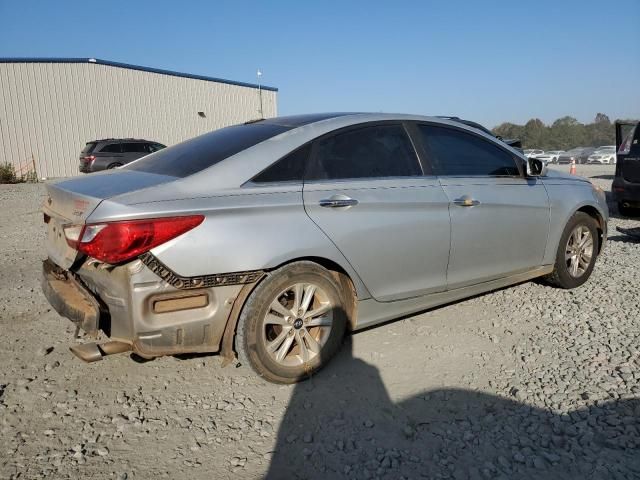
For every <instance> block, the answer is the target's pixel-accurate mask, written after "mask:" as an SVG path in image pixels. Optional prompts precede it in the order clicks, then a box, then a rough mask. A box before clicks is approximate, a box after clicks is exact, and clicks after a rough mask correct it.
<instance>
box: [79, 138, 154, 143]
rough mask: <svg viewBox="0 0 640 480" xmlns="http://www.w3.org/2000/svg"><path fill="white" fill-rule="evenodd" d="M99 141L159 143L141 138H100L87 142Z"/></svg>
mask: <svg viewBox="0 0 640 480" xmlns="http://www.w3.org/2000/svg"><path fill="white" fill-rule="evenodd" d="M100 142H147V143H160V142H155V141H152V140H144V139H142V138H102V139H100V140H91V141H90V142H87V143H100Z"/></svg>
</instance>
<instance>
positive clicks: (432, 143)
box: [417, 125, 520, 177]
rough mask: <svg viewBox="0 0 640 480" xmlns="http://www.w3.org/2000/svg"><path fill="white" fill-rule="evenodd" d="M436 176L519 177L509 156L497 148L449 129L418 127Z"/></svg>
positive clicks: (430, 126)
mask: <svg viewBox="0 0 640 480" xmlns="http://www.w3.org/2000/svg"><path fill="white" fill-rule="evenodd" d="M417 127H418V131H419V132H420V136H421V137H422V140H423V142H424V144H425V145H426V146H427V148H428V149H429V152H430V154H431V157H432V158H431V162H432V164H433V168H434V172H435V174H436V175H439V176H463V177H469V176H491V177H504V176H508V177H512V176H519V175H520V171H519V170H518V167H517V165H516V163H515V160H514V159H513V156H512V155H511V154H509V153H508V152H506V151H505V150H503V149H501V148H500V147H498V146H497V145H492V144H491V143H490V142H489V141H487V140H484V139H482V138H480V137H477V136H475V135H472V134H469V133H466V132H462V131H460V130H454V129H452V128H446V127H438V126H433V125H418V126H417Z"/></svg>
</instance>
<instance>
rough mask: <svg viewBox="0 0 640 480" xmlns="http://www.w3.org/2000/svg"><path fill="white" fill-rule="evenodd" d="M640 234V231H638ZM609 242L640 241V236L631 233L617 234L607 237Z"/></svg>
mask: <svg viewBox="0 0 640 480" xmlns="http://www.w3.org/2000/svg"><path fill="white" fill-rule="evenodd" d="M638 234H639V235H640V232H638ZM607 241H609V242H622V243H640V237H631V236H629V235H616V236H614V237H609V238H608V239H607Z"/></svg>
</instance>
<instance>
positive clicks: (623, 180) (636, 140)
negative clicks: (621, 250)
mask: <svg viewBox="0 0 640 480" xmlns="http://www.w3.org/2000/svg"><path fill="white" fill-rule="evenodd" d="M616 150H617V153H616V174H615V177H613V185H612V186H611V190H612V192H613V196H614V198H615V200H616V202H617V204H618V210H619V211H620V213H621V214H622V215H627V216H636V215H639V214H640V122H616Z"/></svg>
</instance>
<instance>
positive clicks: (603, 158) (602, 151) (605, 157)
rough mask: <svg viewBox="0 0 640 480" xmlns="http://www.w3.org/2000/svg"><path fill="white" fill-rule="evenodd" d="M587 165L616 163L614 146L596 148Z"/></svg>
mask: <svg viewBox="0 0 640 480" xmlns="http://www.w3.org/2000/svg"><path fill="white" fill-rule="evenodd" d="M587 163H596V164H614V163H616V146H615V145H611V146H605V147H598V149H597V150H596V151H595V152H593V153H592V154H591V155H589V158H588V159H587Z"/></svg>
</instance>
